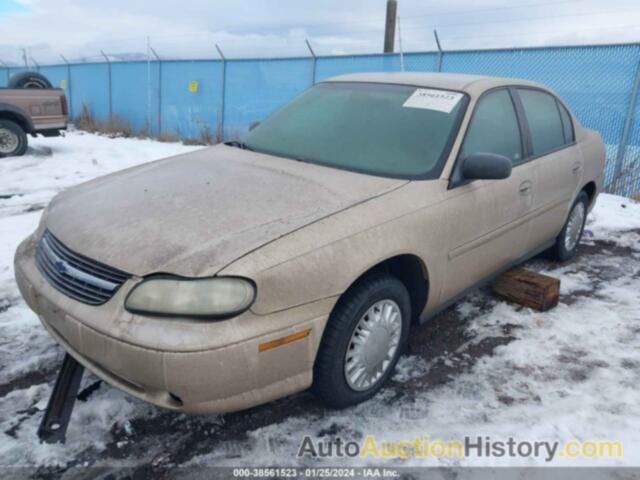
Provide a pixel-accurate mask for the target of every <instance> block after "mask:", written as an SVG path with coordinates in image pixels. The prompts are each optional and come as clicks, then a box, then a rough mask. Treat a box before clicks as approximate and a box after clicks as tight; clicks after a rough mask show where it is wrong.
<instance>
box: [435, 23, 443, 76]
mask: <svg viewBox="0 0 640 480" xmlns="http://www.w3.org/2000/svg"><path fill="white" fill-rule="evenodd" d="M433 36H434V37H435V39H436V46H437V47H438V60H437V64H436V71H438V72H441V71H442V53H443V52H442V47H441V46H440V38H438V31H437V30H436V29H434V30H433Z"/></svg>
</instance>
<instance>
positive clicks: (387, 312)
mask: <svg viewBox="0 0 640 480" xmlns="http://www.w3.org/2000/svg"><path fill="white" fill-rule="evenodd" d="M410 318H411V302H410V299H409V294H408V292H407V289H406V288H405V286H404V285H403V284H402V282H401V281H400V280H398V279H397V278H395V277H393V276H391V275H388V274H374V275H371V276H369V277H366V278H364V279H363V280H361V281H360V282H359V283H358V284H356V285H355V286H354V287H352V288H351V289H350V290H349V291H347V292H346V293H345V294H344V296H343V297H342V298H341V299H340V300H339V302H338V304H337V306H336V308H335V309H334V311H333V313H332V314H331V317H330V318H329V322H328V323H327V327H326V329H325V332H324V336H323V338H322V342H321V344H320V348H319V351H318V355H317V357H316V363H315V366H314V383H313V390H314V391H315V393H316V395H318V396H319V397H320V398H321V399H322V400H323V402H324V403H325V404H326V405H328V406H330V407H334V408H343V407H347V406H349V405H354V404H356V403H360V402H363V401H364V400H367V399H369V398H371V397H372V396H373V395H375V394H376V393H377V392H378V391H379V390H380V389H381V388H382V387H383V385H384V384H385V382H386V381H387V379H388V378H389V377H390V376H391V374H392V372H393V369H394V368H395V365H396V363H397V361H398V358H399V357H400V354H401V353H402V350H403V348H404V346H405V345H406V343H407V339H408V336H409V325H410Z"/></svg>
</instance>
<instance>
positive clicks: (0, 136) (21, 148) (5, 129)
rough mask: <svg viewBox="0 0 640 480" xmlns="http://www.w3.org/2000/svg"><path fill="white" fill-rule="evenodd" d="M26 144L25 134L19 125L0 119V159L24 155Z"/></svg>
mask: <svg viewBox="0 0 640 480" xmlns="http://www.w3.org/2000/svg"><path fill="white" fill-rule="evenodd" d="M28 144H29V142H28V141H27V134H26V133H25V131H24V130H23V129H22V127H20V125H18V124H17V123H15V122H12V121H11V120H2V119H0V158H4V157H17V156H19V155H24V153H25V152H26V151H27V145H28Z"/></svg>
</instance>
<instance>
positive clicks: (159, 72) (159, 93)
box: [149, 45, 162, 138]
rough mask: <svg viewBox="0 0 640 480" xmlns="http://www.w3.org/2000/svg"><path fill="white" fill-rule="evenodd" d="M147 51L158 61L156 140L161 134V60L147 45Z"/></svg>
mask: <svg viewBox="0 0 640 480" xmlns="http://www.w3.org/2000/svg"><path fill="white" fill-rule="evenodd" d="M149 49H150V50H151V53H153V56H154V57H156V60H157V61H158V138H159V137H160V134H161V133H162V60H161V59H160V56H159V55H158V54H157V53H156V51H155V50H154V49H153V47H152V46H151V45H149Z"/></svg>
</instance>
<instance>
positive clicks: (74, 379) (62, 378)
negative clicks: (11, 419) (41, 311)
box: [38, 353, 84, 443]
mask: <svg viewBox="0 0 640 480" xmlns="http://www.w3.org/2000/svg"><path fill="white" fill-rule="evenodd" d="M83 373H84V367H83V366H82V365H81V364H80V363H78V362H77V361H76V359H75V358H73V357H72V356H71V355H69V354H68V353H67V354H65V356H64V361H63V362H62V368H61V369H60V373H58V378H57V379H56V384H55V386H54V387H53V391H52V392H51V397H49V403H48V404H47V409H46V410H45V412H44V416H43V417H42V422H41V423H40V427H39V428H38V438H39V439H40V441H41V442H45V443H57V442H60V443H64V442H65V440H66V435H67V427H68V426H69V420H70V419H71V412H73V405H74V404H75V401H76V396H77V395H78V390H79V389H80V382H81V381H82V374H83Z"/></svg>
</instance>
